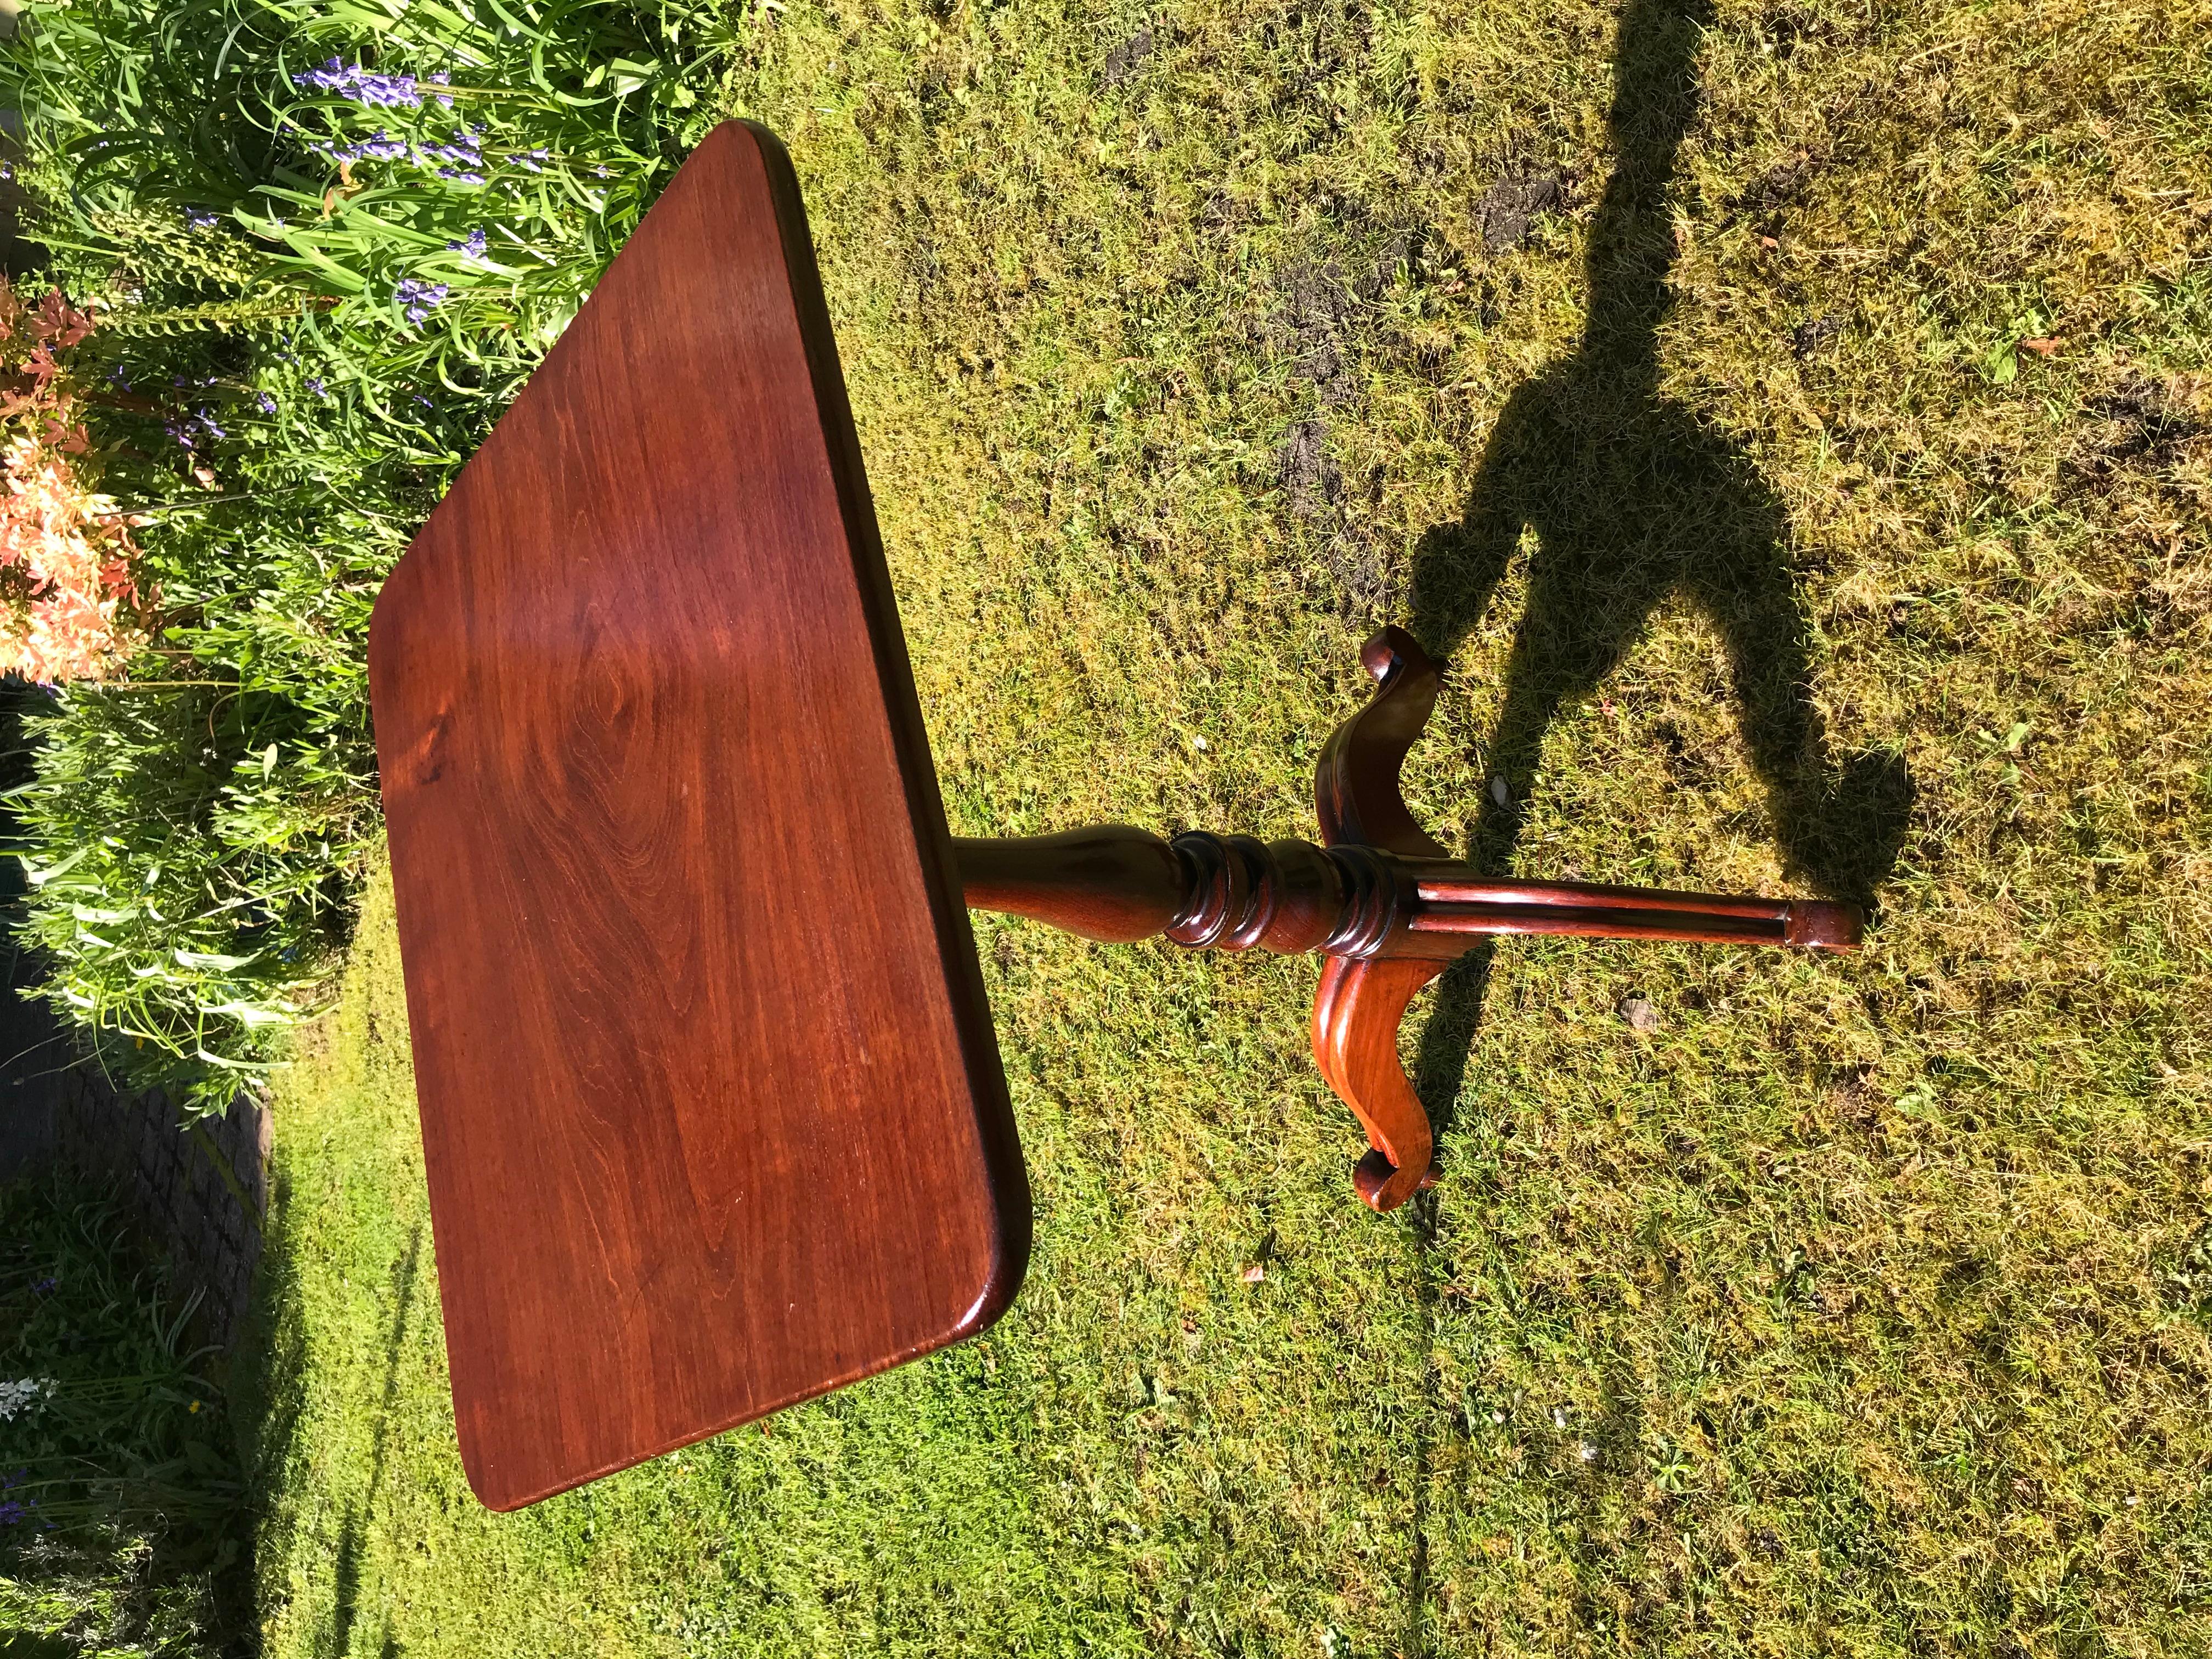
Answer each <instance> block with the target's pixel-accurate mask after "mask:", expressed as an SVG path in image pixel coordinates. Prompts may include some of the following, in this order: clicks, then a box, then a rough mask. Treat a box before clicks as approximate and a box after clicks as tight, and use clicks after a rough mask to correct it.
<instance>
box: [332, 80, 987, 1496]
mask: <svg viewBox="0 0 2212 1659" xmlns="http://www.w3.org/2000/svg"><path fill="white" fill-rule="evenodd" d="M369 674H370V685H371V690H372V695H373V698H374V709H375V717H376V736H377V752H378V757H379V760H380V766H381V769H382V775H383V787H384V799H385V806H386V813H387V816H388V817H389V821H390V826H391V846H392V873H393V879H394V883H395V885H396V887H397V890H398V916H399V929H400V945H401V954H402V957H403V961H404V969H405V975H406V981H407V996H408V1008H409V1015H410V1021H411V1024H412V1027H413V1037H414V1050H415V1066H416V1088H417V1091H418V1097H419V1103H420V1106H421V1110H422V1138H423V1150H424V1156H425V1161H426V1164H427V1167H428V1178H429V1188H430V1201H431V1215H432V1223H433V1227H434V1231H435V1238H436V1246H437V1258H438V1273H439V1286H440V1291H441V1296H442V1298H443V1302H444V1310H445V1318H446V1334H447V1351H448V1354H449V1356H450V1359H451V1364H452V1371H453V1402H454V1411H455V1416H456V1419H457V1422H458V1425H459V1435H460V1442H461V1450H462V1456H463V1461H464V1462H465V1467H466V1468H467V1471H468V1475H469V1479H470V1481H471V1484H472V1486H474V1488H475V1490H476V1492H477V1495H478V1496H479V1497H480V1498H483V1501H484V1502H485V1503H486V1504H489V1505H490V1506H491V1507H493V1508H495V1509H508V1508H513V1507H514V1506H516V1505H518V1504H526V1503H529V1502H531V1501H533V1500H534V1499H537V1498H542V1497H544V1496H546V1495H547V1494H549V1493H550V1492H557V1491H560V1490H562V1488H564V1487H568V1486H574V1485H576V1484H578V1483H579V1482H580V1481H584V1480H589V1479H591V1478H592V1477H594V1476H596V1475H599V1474H605V1473H608V1472H609V1471H611V1470H613V1469H616V1468H621V1467H623V1466H624V1465H627V1464H629V1463H633V1462H637V1461H638V1460H640V1459H641V1458H644V1457H647V1456H650V1455H653V1454H655V1453H658V1452H661V1451H665V1450H668V1449H671V1448H673V1447H676V1446H679V1445H682V1444H684V1443H686V1442H689V1441H691V1440H696V1439H697V1438H699V1437H702V1436H704V1435H708V1434H710V1433H713V1432H714V1431H717V1430H720V1429H723V1428H726V1427H729V1426H731V1425H735V1424H738V1423H742V1422H744V1421H746V1420H748V1419H752V1418H756V1417H758V1416H761V1415H763V1413H768V1412H770V1411H773V1410H775V1409H776V1408H777V1407H781V1406H786V1405H789V1404H791V1403H793V1401H799V1400H801V1399H805V1398H806V1397H807V1396H809V1395H815V1394H819V1393H821V1392H823V1391H824V1390H826V1389H830V1388H833V1387H836V1386H837V1385H839V1384H841V1383H847V1382H850V1381H852V1380H854V1379H855V1378H858V1377H860V1376H866V1375H868V1374H869V1373H871V1372H874V1371H878V1370H883V1369H884V1368H885V1367H887V1366H890V1365H892V1364H896V1363H898V1362H899V1361H901V1360H902V1359H907V1358H913V1357H914V1356H915V1355H917V1354H920V1353H923V1352H927V1351H928V1350H930V1349H933V1348H935V1347H938V1346H942V1345H943V1344H945V1343H947V1342H950V1341H952V1340H957V1338H959V1337H962V1336H964V1335H967V1334H971V1333H973V1332H975V1331H976V1330H979V1329H981V1328H982V1327H983V1326H985V1325H987V1324H988V1323H989V1322H991V1321H992V1320H993V1319H994V1318H995V1317H997V1316H998V1314H999V1313H1000V1311H1001V1310H1003V1309H1004V1307H1005V1306H1006V1303H1007V1301H1008V1300H1009V1299H1010V1298H1011V1297H1012V1294H1013V1291H1014V1290H1015V1288H1016V1286H1017V1285H1018V1282H1019V1280H1020V1277H1021V1273H1022V1270H1023V1267H1024V1261H1025V1260H1026V1255H1027V1250H1028V1243H1029V1220H1030V1210H1029V1193H1028V1186H1027V1182H1026V1180H1025V1178H1024V1174H1023V1170H1022V1162H1021V1154H1020V1151H1019V1148H1018V1145H1017V1143H1016V1139H1015V1133H1014V1127H1013V1122H1012V1115H1011V1113H1010V1111H1009V1109H1008V1107H1007V1103H1006V1085H1005V1081H1004V1079H1003V1077H1002V1076H1001V1074H1000V1066H999V1060H998V1053H997V1049H996V1048H995V1046H994V1042H993V1038H992V1034H991V1026H990V1018H989V1013H988V1010H987V1007H986V1005H985V1002H984V998H983V992H982V986H981V979H980V976H979V975H978V972H977V969H976V964H975V950H974V945H973V941H972V939H971V938H970V935H969V927H968V920H967V913H966V911H965V909H964V908H963V906H962V902H961V897H960V889H959V884H958V878H957V872H955V870H954V867H953V864H952V855H951V846H950V844H949V842H948V841H947V838H946V832H945V817H944V811H943V807H942V805H941V804H940V802H939V797H938V793H937V786H936V780H935V776H934V775H933V771H932V769H931V766H930V760H929V752H928V746H927V740H926V738H925V736H924V733H923V730H922V725H921V715H920V712H919V709H918V708H917V707H916V704H915V694H914V689H913V684H912V680H911V677H910V675H909V672H908V666H907V660H906V654H905V646H904V643H903V641H902V639H901V636H900V633H899V626H898V618H897V613H896V608H895V606H894V605H893V601H892V598H891V592H890V581H889V579H888V576H887V574H886V573H885V569H884V558H883V553H882V550H881V547H880V544H879V542H878V535H877V530H876V525H875V519H874V514H873V511H872V507H871V506H870V504H869V500H868V493H867V487H866V481H865V479H864V477H863V476H862V473H861V468H860V452H859V447H858V443H857V441H856V440H855V438H854V432H853V426H852V418H851V415H850V413H849V411H848V407H847V404H846V401H845V392H844V386H843V381H842V378H841V375H840V373H839V369H838V366H837V359H836V347H835V344H834V343H833V342H832V340H831V337H830V332H829V320H828V316H827V313H826V311H825V310H824V307H823V300H822V295H821V288H820V283H819V279H818V277H817V274H816V270H815V264H814V255H813V249H812V245H811V240H810V238H809V234H808V231H807V228H806V223H805V214H804V211H803V209H802V208H801V206H800V203H799V190H798V185H797V182H796V180H795V179H794V177H793V173H792V169H791V166H790V162H789V161H788V160H787V157H786V156H785V155H784V153H783V150H782V148H781V145H779V144H778V143H776V141H775V139H774V138H773V137H770V136H769V134H767V133H766V132H765V131H762V130H761V129H759V128H757V127H753V126H750V125H745V124H740V123H732V124H729V125H725V126H723V127H721V128H720V129H719V130H718V131H715V132H714V134H713V135H712V136H711V137H708V140H707V141H706V143H704V144H703V145H702V146H701V147H700V149H698V150H697V152H696V154H695V155H693V156H692V157H691V158H690V160H689V161H687V162H686V163H685V164H684V167H682V169H681V170H680V171H679V172H678V174H677V175H676V177H675V179H673V181H672V182H671V184H670V185H669V186H668V188H667V190H666V191H665V193H664V194H663V196H662V197H661V198H660V200H659V203H658V204H656V205H655V206H654V207H653V210H652V211H651V212H650V213H649V214H648V215H647V216H646V219H645V221H644V222H643V223H642V224H641V226H640V228H638V230H637V232H636V234H635V235H634V236H633V237H632V238H631V240H630V241H629V245H628V246H626V247H625V248H624V249H623V252H622V253H621V255H620V257H619V258H617V259H616V261H615V262H614V264H613V265H612V267H611V269H610V270H608V272H607V274H606V276H605V280H604V281H603V282H602V283H601V284H600V285H599V289H598V290H597V291H596V292H595V293H594V294H593V295H592V298H591V300H590V301H589V302H588V303H587V304H586V306H585V307H584V308H583V309H582V311H581V312H580V313H579V314H578V316H577V317H576V319H575V320H574V323H573V324H572V325H570V326H569V328H568V332H567V333H566V335H565V336H564V337H562V340H561V341H560V343H558V344H557V345H556V347H555V348H554V349H553V351H552V352H551V354H550V356H548V357H547V359H546V361H545V362H544V365H543V366H542V367H541V368H539V369H538V373H537V374H535V375H534V376H533V377H532V380H531V381H530V383H529V385H528V386H527V387H526V390H525V391H524V392H523V393H522V395H521V397H520V398H519V399H518V400H517V401H516V403H515V404H514V405H513V408H512V409H511V410H509V411H508V413H507V416H505V418H504V419H502V420H501V422H500V423H499V427H498V429H497V430H496V431H495V432H494V433H493V435H492V436H491V438H490V439H489V441H487V442H486V443H485V445H484V446H483V449H482V450H481V451H480V452H479V453H477V456H476V457H475V458H474V459H472V460H471V462H470V464H469V465H468V467H467V468H466V470H465V471H464V472H463V473H462V475H461V477H460V478H459V481H458V482H457V483H455V485H454V486H453V490H452V492H451V493H450V494H449V495H448V496H447V499H446V500H445V501H444V502H443V503H442V504H441V506H440V507H438V509H437V511H436V512H435V513H434V514H433V515H432V516H431V518H430V520H429V522H428V525H427V526H425V527H424V529H423V530H422V533H421V534H420V535H419V536H418V537H417V538H416V540H415V542H414V544H413V545H412V547H411V548H410V550H409V551H408V553H407V555H406V556H405V558H404V559H403V560H402V561H401V562H400V563H399V565H398V568H396V569H395V570H394V571H393V572H392V576H391V579H390V580H389V581H388V582H387V583H386V587H385V589H384V592H383V595H382V597H381V598H380V600H379V602H378V605H377V607H376V613H375V617H374V626H373V628H372V631H371V635H370V641H369Z"/></svg>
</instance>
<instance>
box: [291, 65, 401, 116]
mask: <svg viewBox="0 0 2212 1659" xmlns="http://www.w3.org/2000/svg"><path fill="white" fill-rule="evenodd" d="M292 84H293V85H294V86H297V87H307V88H313V90H314V91H317V92H334V93H336V94H337V95H338V96H339V97H341V98H343V99H346V100H349V101H350V102H353V103H356V104H362V105H365V106H368V107H369V108H372V109H420V108H422V94H421V93H420V92H418V91H417V90H416V86H415V77H414V76H411V75H379V74H377V73H376V72H375V71H374V70H366V69H363V68H362V66H361V65H360V64H348V63H344V62H343V61H341V60H340V59H338V58H331V60H330V61H329V62H328V63H326V64H324V65H323V66H322V67H321V68H319V69H311V70H301V71H300V72H299V73H298V74H297V75H295V76H293V77H292Z"/></svg>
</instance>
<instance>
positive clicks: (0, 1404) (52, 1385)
mask: <svg viewBox="0 0 2212 1659" xmlns="http://www.w3.org/2000/svg"><path fill="white" fill-rule="evenodd" d="M59 1386H60V1384H59V1383H56V1382H55V1381H54V1379H53V1378H52V1377H51V1376H49V1377H44V1378H40V1377H36V1376H26V1377H21V1378H19V1379H18V1380H17V1381H15V1382H13V1383H0V1423H12V1422H14V1421H15V1419H16V1418H18V1417H19V1416H21V1415H22V1414H23V1413H26V1412H28V1411H30V1410H31V1409H32V1408H33V1407H36V1406H37V1405H38V1403H39V1401H40V1397H41V1396H44V1397H45V1398H46V1399H49V1400H51V1399H52V1398H53V1393H54V1390H55V1389H57V1388H58V1387H59Z"/></svg>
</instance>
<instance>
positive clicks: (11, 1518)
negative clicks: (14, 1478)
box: [0, 1498, 30, 1527]
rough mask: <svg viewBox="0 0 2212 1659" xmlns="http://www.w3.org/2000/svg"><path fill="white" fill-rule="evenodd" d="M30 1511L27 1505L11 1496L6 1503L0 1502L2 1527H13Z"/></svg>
mask: <svg viewBox="0 0 2212 1659" xmlns="http://www.w3.org/2000/svg"><path fill="white" fill-rule="evenodd" d="M29 1513H30V1509H29V1507H28V1506H27V1505H26V1504H19V1503H17V1502H16V1501H15V1499H14V1498H9V1499H8V1500H7V1501H6V1502H5V1503H0V1527H12V1526H14V1525H15V1523H16V1522H19V1521H21V1519H22V1518H23V1517H24V1516H27V1515H28V1514H29Z"/></svg>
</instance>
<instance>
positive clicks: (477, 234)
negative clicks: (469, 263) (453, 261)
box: [446, 226, 489, 260]
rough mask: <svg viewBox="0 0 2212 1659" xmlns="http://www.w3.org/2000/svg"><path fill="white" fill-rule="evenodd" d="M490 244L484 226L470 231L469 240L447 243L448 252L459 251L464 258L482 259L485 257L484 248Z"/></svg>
mask: <svg viewBox="0 0 2212 1659" xmlns="http://www.w3.org/2000/svg"><path fill="white" fill-rule="evenodd" d="M487 246H489V244H488V243H487V241H486V240H485V237H484V233H483V227H482V226H478V227H477V228H476V229H474V230H472V231H471V232H470V233H469V240H467V241H465V242H448V243H447V244H446V252H448V253H458V254H459V255H460V256H461V258H464V259H477V260H482V259H483V258H484V257H485V256H484V249H485V248H486V247H487Z"/></svg>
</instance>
